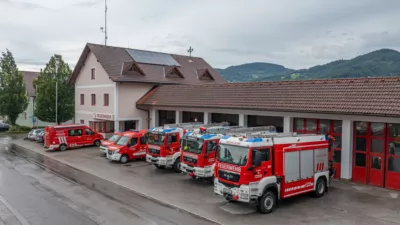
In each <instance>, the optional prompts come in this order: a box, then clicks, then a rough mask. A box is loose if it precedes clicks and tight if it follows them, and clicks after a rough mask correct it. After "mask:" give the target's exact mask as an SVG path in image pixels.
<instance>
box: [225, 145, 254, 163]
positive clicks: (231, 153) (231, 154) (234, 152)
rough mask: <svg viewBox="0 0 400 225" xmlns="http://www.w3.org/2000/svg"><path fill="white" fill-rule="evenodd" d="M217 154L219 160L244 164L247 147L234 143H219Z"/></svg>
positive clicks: (246, 158)
mask: <svg viewBox="0 0 400 225" xmlns="http://www.w3.org/2000/svg"><path fill="white" fill-rule="evenodd" d="M220 147H221V148H220V151H219V155H218V160H219V161H220V162H225V163H229V164H235V165H239V166H244V165H246V164H247V160H248V155H249V148H248V147H242V146H235V145H227V144H221V145H220Z"/></svg>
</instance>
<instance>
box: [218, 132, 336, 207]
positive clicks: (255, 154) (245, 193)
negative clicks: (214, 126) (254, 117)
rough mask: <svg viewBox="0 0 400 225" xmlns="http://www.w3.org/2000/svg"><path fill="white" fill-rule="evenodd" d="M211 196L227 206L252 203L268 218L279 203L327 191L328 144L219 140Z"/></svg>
mask: <svg viewBox="0 0 400 225" xmlns="http://www.w3.org/2000/svg"><path fill="white" fill-rule="evenodd" d="M216 159H217V160H216V165H215V170H214V176H215V179H214V193H216V194H218V195H221V196H223V197H225V198H226V199H227V200H229V201H240V202H246V203H255V204H256V205H257V208H258V210H259V211H260V212H261V213H270V212H272V211H273V210H274V209H275V208H276V206H277V202H278V200H280V199H285V198H289V197H292V196H295V195H299V194H303V193H307V192H314V194H315V195H316V196H317V197H321V196H323V195H324V193H325V192H326V190H327V188H328V187H329V179H330V178H329V168H328V141H327V140H326V138H325V136H324V135H312V134H303V135H298V134H296V133H288V134H279V133H271V134H267V133H263V134H254V133H253V134H247V133H246V134H233V135H229V134H228V135H226V136H224V137H222V138H221V139H220V143H219V146H218V147H217V153H216Z"/></svg>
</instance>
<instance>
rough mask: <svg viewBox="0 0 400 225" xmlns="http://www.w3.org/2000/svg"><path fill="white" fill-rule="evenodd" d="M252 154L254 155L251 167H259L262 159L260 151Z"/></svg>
mask: <svg viewBox="0 0 400 225" xmlns="http://www.w3.org/2000/svg"><path fill="white" fill-rule="evenodd" d="M253 153H254V154H255V157H254V162H253V165H254V166H255V167H259V166H261V162H262V159H263V155H262V153H261V152H260V151H254V152H253Z"/></svg>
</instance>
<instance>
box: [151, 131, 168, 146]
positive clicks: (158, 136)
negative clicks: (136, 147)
mask: <svg viewBox="0 0 400 225" xmlns="http://www.w3.org/2000/svg"><path fill="white" fill-rule="evenodd" d="M147 143H148V144H151V145H159V146H161V145H163V144H164V134H163V133H148V136H147Z"/></svg>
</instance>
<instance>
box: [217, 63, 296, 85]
mask: <svg viewBox="0 0 400 225" xmlns="http://www.w3.org/2000/svg"><path fill="white" fill-rule="evenodd" d="M216 70H217V71H218V72H219V73H220V74H221V75H222V76H223V77H224V78H225V80H228V81H230V82H247V81H253V80H258V79H261V80H262V79H267V78H268V77H271V76H275V75H277V74H282V73H283V72H289V71H292V70H290V69H287V68H285V67H283V66H281V65H277V64H272V63H261V62H256V63H247V64H243V65H239V66H230V67H228V68H226V69H216Z"/></svg>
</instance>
